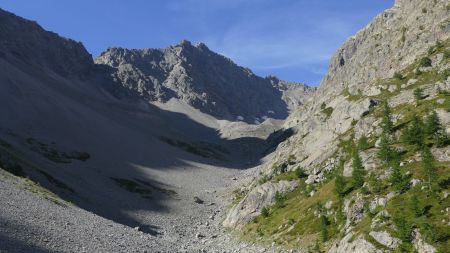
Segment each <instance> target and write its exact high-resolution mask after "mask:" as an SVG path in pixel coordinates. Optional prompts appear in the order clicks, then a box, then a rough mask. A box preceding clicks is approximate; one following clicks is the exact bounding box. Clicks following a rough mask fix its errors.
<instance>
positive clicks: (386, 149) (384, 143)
mask: <svg viewBox="0 0 450 253" xmlns="http://www.w3.org/2000/svg"><path fill="white" fill-rule="evenodd" d="M377 155H378V158H379V159H380V160H381V161H383V162H384V163H385V164H386V165H387V164H389V162H390V160H391V157H392V149H391V147H390V143H389V139H388V137H387V135H386V134H385V133H383V134H382V135H381V138H380V149H379V150H378V154H377Z"/></svg>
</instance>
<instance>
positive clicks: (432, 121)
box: [425, 111, 442, 136]
mask: <svg viewBox="0 0 450 253" xmlns="http://www.w3.org/2000/svg"><path fill="white" fill-rule="evenodd" d="M441 129H442V126H441V122H440V121H439V117H438V115H437V113H436V111H433V112H432V113H430V114H429V115H428V116H427V117H426V119H425V133H426V134H427V135H430V136H431V135H433V134H434V133H437V132H438V131H440V130H441Z"/></svg>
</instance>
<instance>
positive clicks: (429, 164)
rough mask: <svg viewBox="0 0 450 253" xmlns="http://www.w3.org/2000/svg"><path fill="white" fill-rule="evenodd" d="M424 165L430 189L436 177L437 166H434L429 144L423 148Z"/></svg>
mask: <svg viewBox="0 0 450 253" xmlns="http://www.w3.org/2000/svg"><path fill="white" fill-rule="evenodd" d="M422 167H423V172H424V174H425V176H426V178H427V181H428V182H427V184H428V189H429V190H431V189H432V185H433V183H434V181H435V178H436V167H435V166H434V157H433V154H431V151H430V148H429V147H428V146H424V147H423V149H422Z"/></svg>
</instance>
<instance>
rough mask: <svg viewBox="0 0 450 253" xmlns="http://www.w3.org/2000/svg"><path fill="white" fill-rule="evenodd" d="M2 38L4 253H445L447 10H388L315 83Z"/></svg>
mask: <svg viewBox="0 0 450 253" xmlns="http://www.w3.org/2000/svg"><path fill="white" fill-rule="evenodd" d="M0 31H1V33H0V115H2V117H0V203H1V205H0V252H3V251H4V252H250V253H252V252H300V253H303V252H305V253H306V252H328V253H347V252H362V253H384V252H419V253H438V252H439V253H445V252H450V251H449V249H450V240H449V238H450V219H449V212H450V210H449V208H450V188H449V187H450V185H449V182H450V3H449V2H448V0H429V1H424V0H397V1H395V4H394V6H393V7H392V8H390V9H388V10H386V11H384V12H382V13H381V14H379V15H378V16H376V17H375V18H374V19H373V20H372V21H371V22H370V23H369V24H368V25H367V26H366V27H364V28H363V29H362V30H360V31H359V32H358V33H357V34H355V35H354V36H352V37H351V38H349V39H348V40H347V41H346V42H345V43H344V44H343V45H342V46H341V47H340V48H339V49H338V50H337V52H336V53H335V54H334V56H333V57H332V58H331V61H330V66H329V70H328V73H327V74H326V75H325V77H324V79H323V80H322V82H321V84H320V86H319V87H317V88H314V87H309V86H307V85H304V84H300V83H291V82H287V81H283V80H280V79H278V78H277V77H275V76H268V77H259V76H257V75H255V74H254V73H253V72H252V71H251V70H249V69H247V68H244V67H240V66H238V65H236V64H235V63H233V62H232V61H231V60H230V59H228V58H226V57H224V56H222V55H220V54H217V53H214V52H213V51H211V50H210V49H209V48H208V47H207V46H206V45H205V44H203V43H200V44H197V45H193V44H192V43H190V42H189V41H185V40H184V41H182V42H181V43H179V44H177V45H173V46H169V47H167V48H165V49H125V48H109V49H107V50H106V51H105V52H103V53H101V54H100V56H98V57H97V58H96V59H95V60H94V59H93V58H92V56H91V55H90V54H89V53H88V52H87V50H86V49H85V48H84V47H83V45H82V44H81V43H79V42H76V41H74V40H71V39H66V38H62V37H60V36H59V35H57V34H55V33H53V32H48V31H45V30H44V29H43V28H41V27H40V26H39V25H38V24H36V23H35V22H32V21H28V20H25V19H23V18H20V17H18V16H15V15H14V14H11V13H8V12H6V11H3V10H0Z"/></svg>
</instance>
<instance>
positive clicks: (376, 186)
mask: <svg viewBox="0 0 450 253" xmlns="http://www.w3.org/2000/svg"><path fill="white" fill-rule="evenodd" d="M368 183H369V187H370V191H371V192H372V193H375V194H378V193H380V192H381V190H382V187H383V186H382V182H380V180H378V178H377V176H376V175H375V174H374V173H371V174H370V175H369V180H368Z"/></svg>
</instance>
